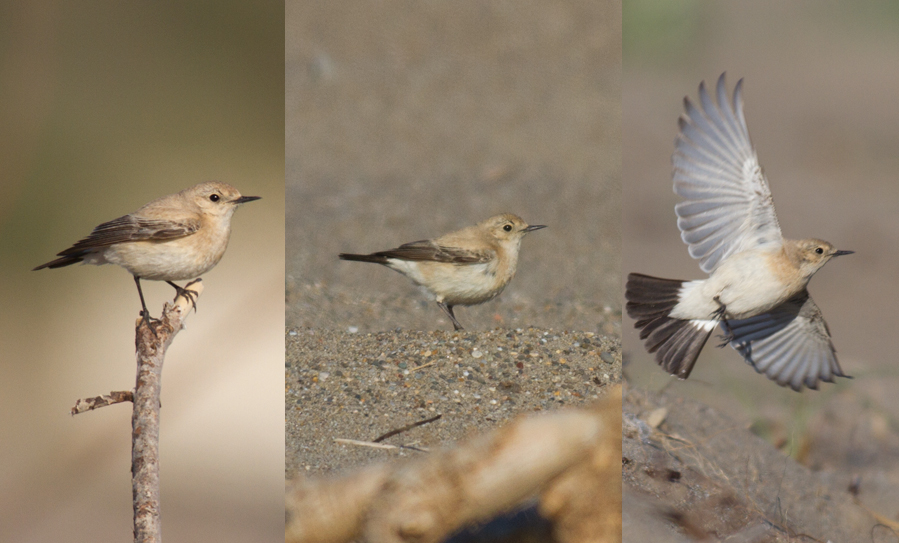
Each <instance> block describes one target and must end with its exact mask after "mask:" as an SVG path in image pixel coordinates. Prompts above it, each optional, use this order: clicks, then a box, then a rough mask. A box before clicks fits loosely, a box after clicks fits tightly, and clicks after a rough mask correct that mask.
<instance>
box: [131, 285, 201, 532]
mask: <svg viewBox="0 0 899 543" xmlns="http://www.w3.org/2000/svg"><path fill="white" fill-rule="evenodd" d="M185 288H186V289H188V290H190V291H192V292H193V293H194V296H193V301H195V300H196V299H197V298H198V297H199V296H200V293H201V292H202V291H203V284H202V283H200V281H199V279H198V280H197V281H194V282H192V283H189V284H188V285H187V286H186V287H185ZM193 301H192V300H190V299H188V298H186V297H184V296H178V297H177V298H175V302H174V304H169V303H166V304H165V307H163V309H162V318H161V319H159V322H158V323H154V325H153V327H154V330H155V333H154V330H151V329H150V328H149V327H148V326H146V325H144V326H141V324H142V321H141V320H138V322H137V330H136V339H135V342H136V346H137V383H136V385H135V387H134V400H133V401H134V409H133V411H132V414H131V490H132V497H133V501H134V504H133V505H134V541H135V543H151V542H152V543H159V542H160V541H161V540H162V535H161V531H160V520H159V409H160V392H161V387H162V363H163V361H164V360H165V352H166V349H168V347H169V345H171V343H172V340H173V339H174V338H175V335H177V334H178V332H179V331H180V330H181V328H182V327H183V323H184V319H185V318H186V317H187V315H188V314H189V313H190V310H191V309H193V307H194V303H193Z"/></svg>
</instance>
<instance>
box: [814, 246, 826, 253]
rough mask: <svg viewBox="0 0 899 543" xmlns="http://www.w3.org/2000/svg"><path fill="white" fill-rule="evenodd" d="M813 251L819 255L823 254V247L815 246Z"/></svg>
mask: <svg viewBox="0 0 899 543" xmlns="http://www.w3.org/2000/svg"><path fill="white" fill-rule="evenodd" d="M815 252H816V253H818V254H819V255H823V254H824V249H822V248H821V247H816V248H815Z"/></svg>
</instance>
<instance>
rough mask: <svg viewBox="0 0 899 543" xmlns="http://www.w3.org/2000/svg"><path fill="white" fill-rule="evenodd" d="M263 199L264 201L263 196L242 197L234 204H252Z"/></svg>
mask: <svg viewBox="0 0 899 543" xmlns="http://www.w3.org/2000/svg"><path fill="white" fill-rule="evenodd" d="M261 199H262V197H261V196H241V197H240V198H237V199H236V200H234V203H235V204H245V203H247V202H252V201H253V200H261Z"/></svg>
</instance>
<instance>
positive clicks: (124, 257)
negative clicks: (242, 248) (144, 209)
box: [103, 236, 227, 281]
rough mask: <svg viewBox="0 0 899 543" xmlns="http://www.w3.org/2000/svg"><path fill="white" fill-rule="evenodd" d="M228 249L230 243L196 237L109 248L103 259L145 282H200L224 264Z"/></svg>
mask: <svg viewBox="0 0 899 543" xmlns="http://www.w3.org/2000/svg"><path fill="white" fill-rule="evenodd" d="M226 247H227V239H226V240H225V243H219V244H209V243H204V240H203V239H202V238H199V237H196V236H187V237H184V238H178V239H174V240H167V241H133V242H127V243H117V244H115V245H111V246H109V247H107V248H106V250H104V251H103V259H104V260H105V261H106V262H108V263H110V264H117V265H119V266H121V267H123V268H125V269H126V270H128V271H129V272H131V274H132V275H136V276H137V277H140V278H141V279H148V280H151V281H180V280H187V279H196V278H197V277H199V276H201V275H203V274H204V273H206V272H207V271H209V270H210V269H212V268H213V267H214V266H215V265H216V264H218V262H219V260H221V258H222V255H223V254H224V253H225V248H226Z"/></svg>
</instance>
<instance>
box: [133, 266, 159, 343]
mask: <svg viewBox="0 0 899 543" xmlns="http://www.w3.org/2000/svg"><path fill="white" fill-rule="evenodd" d="M134 284H135V285H137V295H138V296H140V306H141V312H140V317H141V320H142V321H143V322H144V324H146V325H147V328H149V329H150V331H151V332H153V337H158V336H157V335H156V329H155V328H154V327H153V324H152V323H153V321H156V322H159V319H154V318H153V317H151V316H150V312H149V311H148V310H147V304H146V302H144V291H143V290H141V288H140V277H138V276H136V275H135V276H134Z"/></svg>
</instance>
